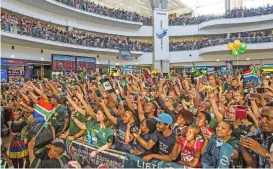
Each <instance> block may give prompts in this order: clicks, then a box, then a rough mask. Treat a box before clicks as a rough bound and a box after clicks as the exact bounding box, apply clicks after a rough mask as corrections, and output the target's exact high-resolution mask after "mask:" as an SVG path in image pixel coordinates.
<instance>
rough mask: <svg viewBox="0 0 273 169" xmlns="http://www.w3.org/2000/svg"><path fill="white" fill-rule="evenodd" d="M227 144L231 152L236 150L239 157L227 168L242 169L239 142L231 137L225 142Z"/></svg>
mask: <svg viewBox="0 0 273 169" xmlns="http://www.w3.org/2000/svg"><path fill="white" fill-rule="evenodd" d="M226 143H227V144H229V145H231V146H232V148H233V150H236V151H237V152H238V153H239V156H238V159H233V160H232V161H231V163H230V165H229V167H231V168H242V165H243V156H242V155H241V154H242V150H241V147H240V141H239V140H238V139H237V138H235V137H233V136H231V137H230V138H229V139H228V140H227V141H226Z"/></svg>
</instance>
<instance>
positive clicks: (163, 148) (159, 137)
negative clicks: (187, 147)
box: [151, 131, 176, 155]
mask: <svg viewBox="0 0 273 169" xmlns="http://www.w3.org/2000/svg"><path fill="white" fill-rule="evenodd" d="M175 136H176V134H175V131H172V133H171V134H170V135H169V136H167V137H165V136H164V135H163V134H162V133H160V132H158V131H155V132H154V133H153V134H152V136H151V140H152V141H153V142H155V143H158V154H161V155H168V154H170V153H171V152H172V150H173V146H174V144H175Z"/></svg>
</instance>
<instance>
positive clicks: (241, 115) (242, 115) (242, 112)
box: [235, 106, 247, 119]
mask: <svg viewBox="0 0 273 169" xmlns="http://www.w3.org/2000/svg"><path fill="white" fill-rule="evenodd" d="M246 111H247V107H246V106H237V108H236V109H235V118H236V119H246V118H247V112H246Z"/></svg>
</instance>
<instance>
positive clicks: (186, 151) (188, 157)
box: [179, 138, 203, 168]
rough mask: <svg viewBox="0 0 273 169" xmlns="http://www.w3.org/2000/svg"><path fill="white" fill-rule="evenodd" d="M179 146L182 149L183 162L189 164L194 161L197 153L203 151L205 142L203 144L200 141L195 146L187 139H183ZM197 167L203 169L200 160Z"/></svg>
mask: <svg viewBox="0 0 273 169" xmlns="http://www.w3.org/2000/svg"><path fill="white" fill-rule="evenodd" d="M179 144H180V146H181V147H182V150H181V160H182V161H187V162H189V161H192V160H193V158H194V154H195V152H197V151H201V148H202V146H203V142H201V141H200V140H196V141H195V143H194V144H193V145H189V143H188V142H187V140H186V138H183V139H182V140H181V142H180V143H179ZM196 167H198V168H200V167H202V165H201V161H200V159H199V162H198V164H197V166H196Z"/></svg>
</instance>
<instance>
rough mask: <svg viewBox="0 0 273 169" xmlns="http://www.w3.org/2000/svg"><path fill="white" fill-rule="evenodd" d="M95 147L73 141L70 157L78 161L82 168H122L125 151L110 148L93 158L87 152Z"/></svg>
mask: <svg viewBox="0 0 273 169" xmlns="http://www.w3.org/2000/svg"><path fill="white" fill-rule="evenodd" d="M97 148H98V147H95V146H92V145H90V144H86V143H83V142H81V141H73V142H72V154H71V156H72V159H73V160H75V161H78V162H79V163H80V165H81V167H82V168H98V167H100V166H105V167H107V168H124V159H125V153H123V152H119V151H114V150H110V151H104V152H101V153H98V154H97V155H96V156H95V157H94V158H91V157H90V155H89V154H90V153H91V152H92V151H94V150H95V149H97Z"/></svg>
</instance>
